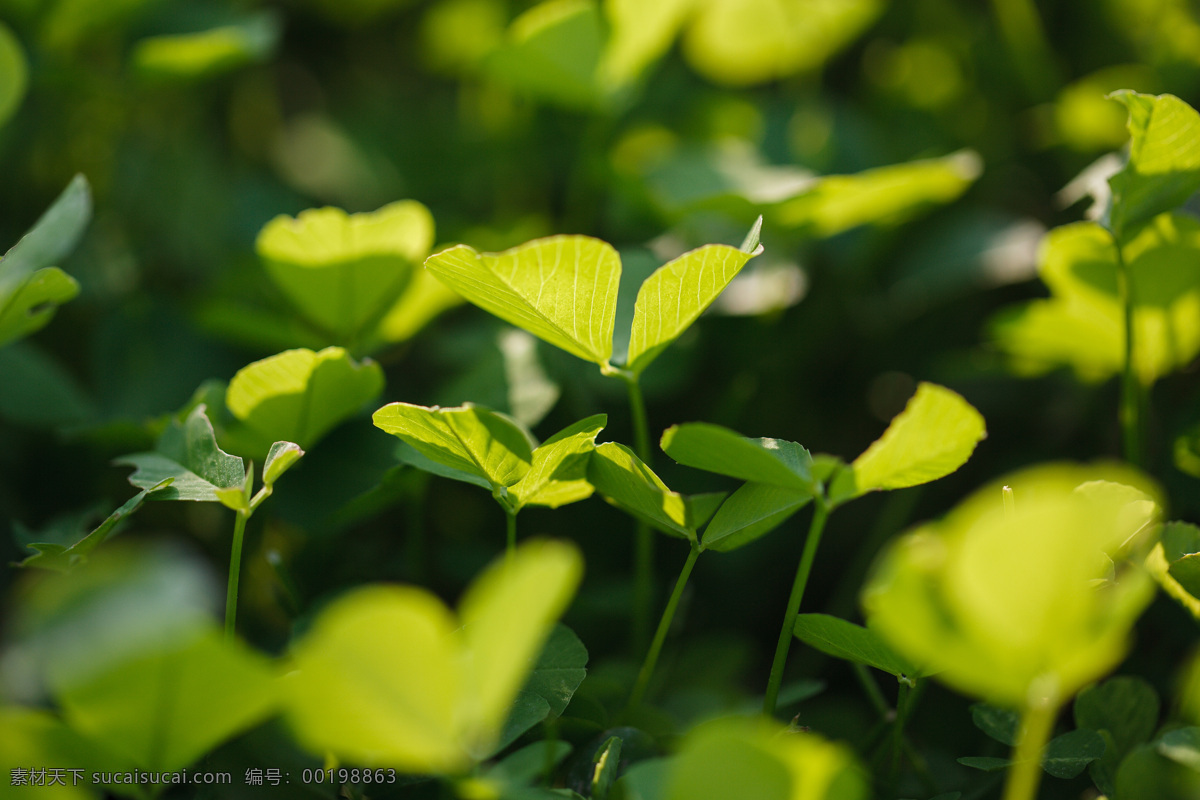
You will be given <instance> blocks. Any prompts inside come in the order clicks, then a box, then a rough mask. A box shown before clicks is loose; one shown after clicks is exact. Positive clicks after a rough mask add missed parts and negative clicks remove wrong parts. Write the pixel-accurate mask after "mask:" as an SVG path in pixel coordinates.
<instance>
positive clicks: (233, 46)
mask: <svg viewBox="0 0 1200 800" xmlns="http://www.w3.org/2000/svg"><path fill="white" fill-rule="evenodd" d="M278 41H279V21H278V20H277V19H276V18H275V17H274V16H273V15H271V14H259V15H257V16H254V17H251V18H250V19H247V20H246V21H244V22H241V23H238V24H234V25H223V26H221V27H218V28H210V29H209V30H205V31H198V32H196V33H182V34H175V35H166V36H150V37H147V38H145V39H142V40H140V41H139V42H138V43H137V44H136V45H134V48H133V54H132V56H131V58H132V61H133V66H134V68H136V69H137V70H139V71H140V72H141V73H143V74H144V75H147V76H148V77H153V78H163V79H174V80H195V79H201V78H207V77H211V76H213V75H219V74H221V73H224V72H229V71H232V70H234V69H237V68H238V67H241V66H244V65H246V64H251V63H255V62H259V61H265V60H267V59H268V58H270V56H271V54H272V53H273V52H274V50H275V46H276V44H277V43H278Z"/></svg>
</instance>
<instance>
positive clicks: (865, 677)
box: [852, 661, 892, 721]
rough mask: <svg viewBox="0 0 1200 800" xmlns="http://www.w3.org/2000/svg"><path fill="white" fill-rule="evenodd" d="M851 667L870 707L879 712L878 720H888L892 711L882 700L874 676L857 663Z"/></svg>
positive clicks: (884, 700) (882, 697) (881, 694)
mask: <svg viewBox="0 0 1200 800" xmlns="http://www.w3.org/2000/svg"><path fill="white" fill-rule="evenodd" d="M852 666H853V667H854V676H855V677H856V678H858V682H859V683H860V684H862V687H863V691H864V692H866V693H867V699H868V700H870V701H871V706H872V707H873V708H874V709H875V710H876V711H877V712H879V718H880V719H882V720H884V721H887V720H889V719H890V718H891V714H892V709H891V708H889V707H888V702H887V700H886V699H885V698H884V696H883V691H882V690H881V689H880V688H879V684H878V683H877V682H876V681H875V676H874V675H872V674H871V671H870V670H869V669H867V668H866V667H865V666H863V665H862V664H859V663H858V662H857V661H855V662H853V665H852Z"/></svg>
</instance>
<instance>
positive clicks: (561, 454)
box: [510, 414, 608, 510]
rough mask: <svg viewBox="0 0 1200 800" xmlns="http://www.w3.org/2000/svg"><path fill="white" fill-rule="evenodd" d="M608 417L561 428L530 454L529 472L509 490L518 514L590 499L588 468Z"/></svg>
mask: <svg viewBox="0 0 1200 800" xmlns="http://www.w3.org/2000/svg"><path fill="white" fill-rule="evenodd" d="M607 424H608V415H606V414H596V415H594V416H591V417H588V418H586V419H582V420H580V421H579V422H576V423H575V424H574V425H569V426H567V427H566V428H563V429H562V430H561V431H559V432H558V433H556V434H554V435H553V436H551V437H550V438H549V439H547V440H546V441H545V442H543V443H542V444H541V445H540V446H539V447H538V448H537V449H535V450H534V451H533V456H532V461H531V464H530V467H529V471H528V472H526V473H525V475H524V476H523V477H522V478H521V479H520V480H519V481H517V482H516V483H514V484H513V485H512V486H511V487H510V489H511V492H512V494H513V496H514V498H515V500H516V508H517V510H520V509H522V508H524V507H525V506H527V505H538V506H549V507H550V508H558V507H559V506H562V505H566V504H567V503H574V502H576V501H577V500H584V499H586V498H588V497H591V495H592V485H591V484H590V483H588V480H587V465H588V460H589V459H590V458H591V454H592V451H593V450H595V449H596V435H597V434H599V433H600V431H601V430H602V429H603V428H604V426H605V425H607Z"/></svg>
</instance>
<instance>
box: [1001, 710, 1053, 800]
mask: <svg viewBox="0 0 1200 800" xmlns="http://www.w3.org/2000/svg"><path fill="white" fill-rule="evenodd" d="M1057 716H1058V706H1057V705H1054V704H1051V703H1040V704H1037V705H1033V706H1030V707H1028V708H1026V709H1025V712H1024V713H1023V714H1022V716H1021V732H1020V737H1021V738H1020V739H1019V740H1018V741H1017V749H1016V752H1015V753H1014V754H1013V762H1014V763H1013V765H1012V768H1011V769H1010V770H1009V771H1008V782H1007V783H1006V784H1005V786H1004V800H1035V798H1036V797H1037V788H1038V783H1039V782H1040V781H1041V779H1042V750H1043V749H1044V748H1045V746H1046V741H1047V740H1048V739H1049V738H1050V733H1051V731H1052V730H1053V728H1054V718H1055V717H1057Z"/></svg>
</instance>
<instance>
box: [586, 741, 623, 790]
mask: <svg viewBox="0 0 1200 800" xmlns="http://www.w3.org/2000/svg"><path fill="white" fill-rule="evenodd" d="M620 769H621V737H619V736H610V737H608V739H607V740H605V742H604V744H602V745H600V749H598V750H597V751H596V754H595V755H594V756H592V782H591V783H592V786H591V788H592V790H591V792H589V793H588V796H589V797H592V798H595V800H607V798H608V792H609V790H610V789H611V788H612V785H613V782H614V781H615V780H616V779H617V773H618V772H619V771H620Z"/></svg>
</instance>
